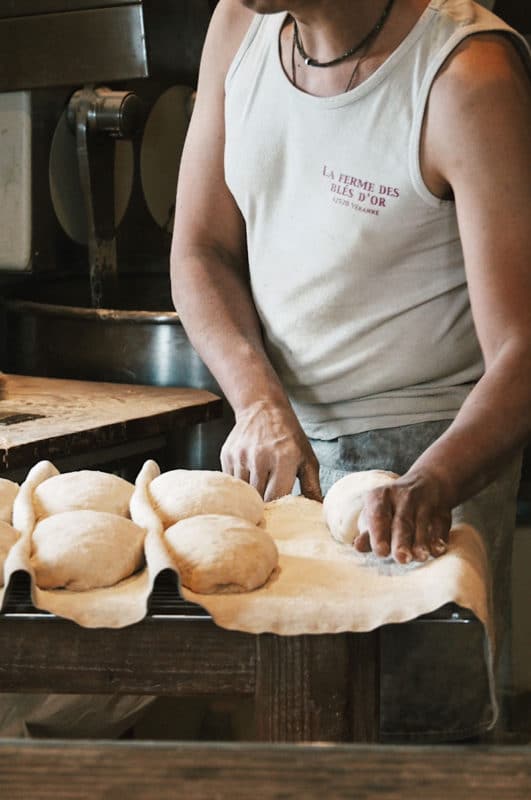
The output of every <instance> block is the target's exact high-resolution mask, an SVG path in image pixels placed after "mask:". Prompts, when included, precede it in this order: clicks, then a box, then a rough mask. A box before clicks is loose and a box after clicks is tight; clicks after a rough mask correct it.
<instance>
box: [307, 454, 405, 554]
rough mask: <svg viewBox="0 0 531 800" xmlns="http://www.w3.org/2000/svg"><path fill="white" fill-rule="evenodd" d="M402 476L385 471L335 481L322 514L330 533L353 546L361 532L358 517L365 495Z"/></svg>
mask: <svg viewBox="0 0 531 800" xmlns="http://www.w3.org/2000/svg"><path fill="white" fill-rule="evenodd" d="M398 477H399V476H398V475H396V473H394V472H388V471H386V470H382V469H370V470H367V471H365V472H352V473H351V474H350V475H345V477H344V478H341V479H340V480H338V481H336V483H334V485H333V486H332V487H331V488H330V489H329V490H328V492H327V495H326V497H325V499H324V503H323V514H324V518H325V521H326V524H327V525H328V528H329V530H330V533H331V534H332V536H333V537H334V539H336V540H337V541H338V542H341V543H342V544H352V542H353V541H354V539H355V538H356V537H357V536H358V534H359V533H360V531H359V529H358V518H359V515H360V513H361V510H362V508H363V503H364V501H365V495H366V494H367V492H369V491H370V490H371V489H376V487H377V486H383V485H384V484H386V483H392V482H393V481H395V480H396V479H397V478H398Z"/></svg>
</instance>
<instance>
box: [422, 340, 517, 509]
mask: <svg viewBox="0 0 531 800" xmlns="http://www.w3.org/2000/svg"><path fill="white" fill-rule="evenodd" d="M530 376H531V352H530V350H529V345H526V346H525V347H523V346H522V347H518V346H513V347H507V348H506V349H505V350H504V351H501V352H500V353H499V355H498V356H497V358H496V359H495V360H494V361H493V362H492V364H491V365H490V367H489V368H488V369H487V371H486V373H485V375H484V376H483V377H482V378H481V380H480V381H479V382H478V384H477V385H476V386H475V387H474V389H473V391H472V392H471V393H470V395H469V397H468V398H467V400H466V401H465V403H464V404H463V406H462V408H461V410H460V412H459V414H458V415H457V417H456V419H455V420H454V422H453V423H452V425H451V426H450V428H449V429H448V430H447V431H446V433H445V434H443V436H441V437H440V438H439V439H438V440H437V441H436V442H434V444H433V445H431V447H429V448H428V449H427V450H426V451H425V453H423V455H422V456H421V457H420V458H419V459H418V460H417V461H416V462H415V464H413V466H412V467H411V469H410V470H409V473H408V474H413V475H414V474H416V473H423V472H424V473H428V474H430V475H432V476H433V477H435V478H437V479H438V480H439V481H440V482H441V484H442V486H443V487H444V490H445V492H446V493H447V500H448V502H449V505H450V506H451V507H455V506H456V505H458V504H459V503H461V502H463V501H465V500H466V499H468V498H470V497H472V496H473V495H474V494H476V493H477V492H478V491H481V489H483V488H484V487H485V486H487V485H488V484H489V483H491V481H492V480H494V478H495V477H496V475H497V474H498V472H499V471H500V470H501V469H502V468H503V466H504V464H505V463H506V462H507V461H508V460H509V459H510V458H511V457H512V456H514V455H515V454H516V453H517V452H518V451H519V450H520V449H521V448H522V447H523V446H524V445H525V444H526V441H528V439H529V436H530V433H531V379H530Z"/></svg>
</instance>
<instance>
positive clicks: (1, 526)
mask: <svg viewBox="0 0 531 800" xmlns="http://www.w3.org/2000/svg"><path fill="white" fill-rule="evenodd" d="M19 536H20V534H19V532H18V531H16V530H15V529H14V528H12V527H11V525H8V524H7V522H2V521H0V586H3V585H4V564H5V560H6V558H7V555H8V553H9V551H10V550H11V548H12V547H13V545H14V544H15V542H16V541H17V540H18V538H19Z"/></svg>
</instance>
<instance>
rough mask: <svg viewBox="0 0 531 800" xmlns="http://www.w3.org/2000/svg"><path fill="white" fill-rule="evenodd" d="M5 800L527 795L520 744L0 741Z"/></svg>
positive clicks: (524, 798) (528, 754)
mask: <svg viewBox="0 0 531 800" xmlns="http://www.w3.org/2000/svg"><path fill="white" fill-rule="evenodd" d="M0 784H1V786H2V794H3V796H4V797H6V798H9V800H27V798H29V797H31V798H32V799H33V800H85V799H86V800H89V799H90V800H114V799H115V798H116V799H118V798H121V797H127V800H145V798H148V797H150V798H157V800H174V798H175V797H186V798H187V800H225V798H230V799H231V800H249V798H253V797H257V798H260V800H280V799H281V798H282V800H291V799H292V798H293V800H301V798H304V800H323V798H333V799H334V800H352V799H353V798H356V800H403V798H418V800H421V799H422V800H425V799H426V798H429V800H448V798H451V800H490V798H492V799H494V798H503V800H528V798H529V797H530V796H531V750H530V749H529V748H524V747H498V748H494V747H477V746H469V747H466V746H459V747H392V746H386V747H384V746H378V747H368V746H365V747H361V746H345V745H343V746H334V747H319V746H312V747H304V746H298V747H297V746H293V745H291V746H289V745H274V746H271V745H269V746H264V745H262V746H260V745H250V744H215V745H214V744H193V743H185V744H181V743H164V744H163V743H154V742H150V743H136V742H127V743H125V742H120V743H115V742H84V743H74V742H39V741H34V742H23V741H21V742H16V743H15V742H13V741H5V742H3V743H1V744H0Z"/></svg>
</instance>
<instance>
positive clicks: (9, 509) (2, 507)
mask: <svg viewBox="0 0 531 800" xmlns="http://www.w3.org/2000/svg"><path fill="white" fill-rule="evenodd" d="M17 494H18V483H14V482H13V481H8V480H7V478H0V522H11V516H12V513H13V503H14V502H15V497H16V496H17Z"/></svg>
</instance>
